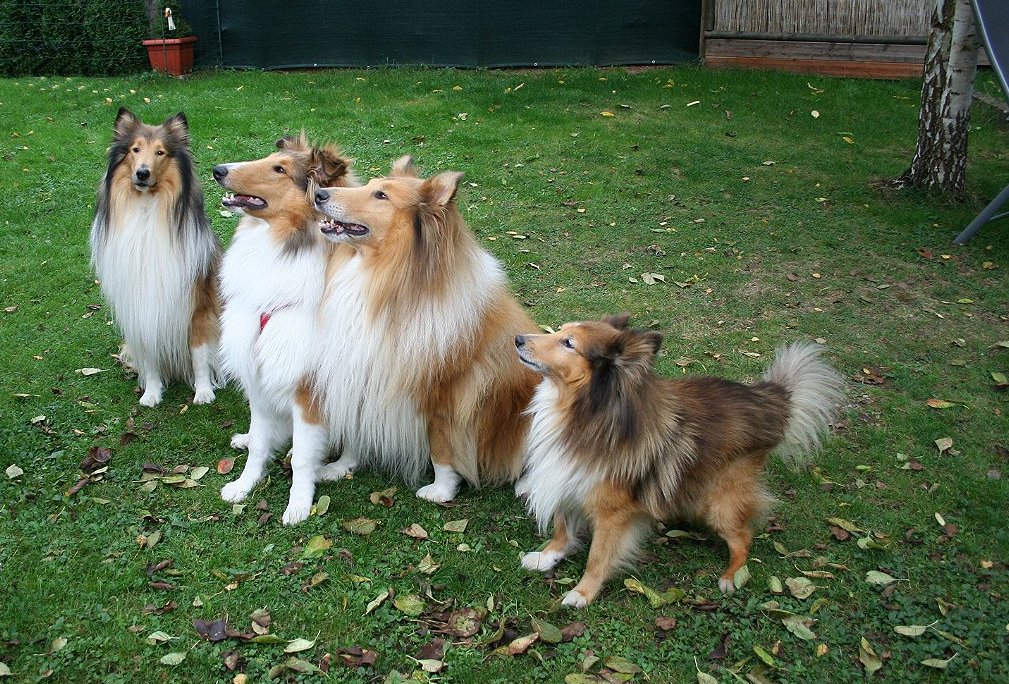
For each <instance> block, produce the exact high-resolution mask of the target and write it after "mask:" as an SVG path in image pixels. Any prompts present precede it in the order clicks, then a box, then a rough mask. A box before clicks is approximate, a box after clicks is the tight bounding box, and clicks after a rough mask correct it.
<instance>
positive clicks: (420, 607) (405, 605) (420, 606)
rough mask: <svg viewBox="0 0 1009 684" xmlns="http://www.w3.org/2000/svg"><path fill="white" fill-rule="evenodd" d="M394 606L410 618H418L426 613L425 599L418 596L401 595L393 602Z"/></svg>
mask: <svg viewBox="0 0 1009 684" xmlns="http://www.w3.org/2000/svg"><path fill="white" fill-rule="evenodd" d="M392 605H394V606H396V609H397V610H398V611H400V612H401V613H403V614H405V615H409V616H410V617H417V616H418V615H420V614H421V613H423V612H424V599H422V598H421V597H420V596H418V595H417V594H399V595H398V596H396V598H394V599H393V600H392Z"/></svg>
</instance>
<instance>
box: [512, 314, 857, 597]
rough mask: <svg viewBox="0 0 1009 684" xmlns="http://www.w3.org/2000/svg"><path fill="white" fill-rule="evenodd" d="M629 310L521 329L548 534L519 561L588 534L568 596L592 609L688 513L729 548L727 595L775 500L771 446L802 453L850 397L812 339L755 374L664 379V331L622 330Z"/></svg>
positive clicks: (539, 503) (529, 465) (552, 555)
mask: <svg viewBox="0 0 1009 684" xmlns="http://www.w3.org/2000/svg"><path fill="white" fill-rule="evenodd" d="M627 321H628V315H627V314H623V315H620V316H617V317H612V318H606V319H603V320H602V321H586V322H580V323H567V324H565V325H564V326H562V327H561V329H560V330H559V331H558V332H556V333H554V334H551V335H519V336H517V337H516V338H515V346H516V347H517V348H518V356H519V358H521V359H522V362H523V363H525V364H526V365H527V366H528V367H529V368H531V369H533V370H535V371H536V372H537V373H540V374H542V376H543V379H542V382H541V383H540V384H539V386H538V387H537V389H536V394H535V397H534V398H533V401H532V403H531V405H530V408H529V412H530V413H531V414H532V417H533V422H532V427H531V429H530V433H529V444H528V454H527V457H526V466H525V467H526V471H525V474H524V480H525V482H526V485H527V489H528V495H529V498H528V501H527V505H528V507H529V510H530V512H531V513H533V514H534V515H535V516H536V519H537V522H538V523H539V527H540V529H541V531H544V530H546V529H547V527H548V526H549V525H550V522H551V520H552V521H553V525H554V536H553V539H552V540H551V541H550V543H549V544H548V545H547V546H546V548H544V549H543V550H542V551H535V552H531V553H527V554H525V555H524V556H523V558H522V566H523V567H525V568H526V569H529V570H542V571H547V570H550V569H551V568H553V567H554V566H555V565H557V563H559V562H560V561H561V560H562V559H563V558H565V557H567V556H568V555H570V554H571V553H572V552H573V551H574V550H575V549H576V548H577V546H578V536H579V534H580V533H582V532H584V531H585V528H586V526H587V527H589V528H590V530H591V537H592V541H591V546H590V548H589V558H588V565H587V566H586V569H585V574H584V575H583V576H582V579H581V581H580V582H579V583H578V584H577V585H576V586H575V587H574V589H572V590H571V591H569V592H568V593H567V594H566V595H565V596H564V599H563V603H564V604H565V605H569V606H575V607H582V606H585V605H588V604H589V603H591V602H592V601H593V599H595V598H596V596H597V595H598V594H599V590H600V589H601V588H602V585H603V583H604V582H605V581H606V580H607V578H609V577H610V576H611V575H612V574H613V572H614V571H615V570H616V569H617V568H618V567H619V566H621V565H623V564H626V563H628V562H629V561H630V560H631V559H632V558H633V557H634V555H635V552H636V551H637V549H638V546H639V542H640V540H641V538H642V536H643V535H644V534H645V533H647V531H648V530H649V528H650V526H651V524H652V522H653V521H655V520H673V519H679V520H684V519H685V520H693V521H697V522H701V523H704V524H706V525H707V526H708V527H710V528H711V529H712V530H713V531H715V532H716V533H717V534H718V535H719V536H720V537H722V539H724V540H725V542H726V543H727V544H728V546H729V565H728V567H727V568H726V569H725V572H724V573H723V574H722V576H721V579H719V580H718V586H719V588H720V589H721V590H722V591H724V592H730V591H733V590H734V589H735V585H734V582H733V576H734V574H735V572H736V571H737V570H738V569H739V568H741V567H742V566H743V564H744V563H746V558H747V555H748V553H749V549H750V543H751V542H752V540H753V532H752V530H751V525H752V524H753V522H754V521H755V520H757V519H759V518H760V517H761V516H762V515H763V514H764V513H765V512H766V510H767V508H768V506H769V505H770V503H771V501H772V499H771V496H770V495H769V493H768V492H767V490H766V489H765V487H764V485H763V483H762V474H763V471H764V464H765V462H766V460H767V456H768V454H770V453H771V452H772V451H777V452H779V453H780V454H782V455H783V456H785V457H788V458H790V459H792V460H794V461H796V462H800V463H801V462H803V461H804V460H805V459H806V458H808V455H809V454H810V453H812V452H815V451H816V450H817V449H818V448H819V443H820V438H821V436H822V435H824V434H825V433H826V432H827V431H828V429H829V424H830V421H831V419H832V416H833V415H834V412H835V411H836V409H837V406H838V403H839V402H840V400H841V398H842V397H843V392H842V380H841V378H840V376H839V375H837V374H836V373H835V372H834V371H833V370H832V369H831V368H830V366H828V365H827V363H826V362H824V361H823V360H822V359H821V358H820V352H819V350H818V349H817V348H816V347H815V346H813V345H810V344H802V343H799V344H793V345H791V346H787V347H783V348H781V349H779V350H778V353H777V355H776V357H775V359H774V361H773V363H772V364H771V367H770V368H769V369H768V370H767V371H766V372H765V373H764V377H763V379H762V380H761V381H760V382H757V383H756V384H753V385H742V384H739V383H736V382H732V381H729V380H723V379H721V378H715V377H707V376H686V377H683V378H681V379H676V380H669V379H664V378H661V377H659V376H658V375H656V374H655V372H654V370H653V362H654V360H655V355H656V353H657V352H658V351H659V346H660V345H661V343H662V335H661V334H660V333H657V332H653V331H646V330H634V329H629V328H627Z"/></svg>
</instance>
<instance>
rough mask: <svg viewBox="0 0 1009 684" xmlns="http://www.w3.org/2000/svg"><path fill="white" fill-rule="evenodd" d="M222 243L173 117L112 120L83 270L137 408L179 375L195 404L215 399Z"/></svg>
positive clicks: (181, 120) (185, 137)
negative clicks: (116, 335)
mask: <svg viewBox="0 0 1009 684" xmlns="http://www.w3.org/2000/svg"><path fill="white" fill-rule="evenodd" d="M220 258H221V246H220V243H219V242H218V240H217V236H215V235H214V232H213V231H212V230H211V228H210V222H209V220H208V218H207V214H206V212H205V211H204V207H203V191H202V190H201V189H200V183H199V180H198V179H197V178H196V175H195V172H194V166H193V157H192V153H191V152H190V149H189V127H188V124H187V122H186V116H185V115H184V114H182V113H181V112H180V113H178V114H176V115H175V116H173V117H171V118H169V119H167V120H166V121H165V122H164V123H162V124H161V125H160V126H150V125H147V124H145V123H144V122H143V121H141V120H140V119H139V118H138V117H136V116H135V115H134V114H133V113H132V112H130V111H129V110H128V109H125V108H123V109H120V110H119V114H118V115H117V116H116V123H115V137H114V138H113V140H112V145H111V147H110V148H109V154H108V168H107V170H106V171H105V176H104V178H102V182H101V184H100V185H99V186H98V202H97V211H96V213H95V220H94V222H93V223H92V224H91V264H92V267H93V268H94V270H95V272H96V274H97V275H98V279H99V281H100V282H101V289H102V294H103V296H104V297H105V300H106V301H107V302H108V304H109V307H110V308H111V310H112V317H113V320H114V322H115V324H116V326H117V327H118V328H119V330H120V331H121V332H122V334H123V340H124V345H123V349H122V350H121V353H120V359H121V360H122V361H123V362H124V365H127V366H131V367H134V368H135V369H136V371H137V374H138V376H139V381H140V386H141V387H142V388H143V395H142V396H141V397H140V403H141V404H142V405H144V406H155V405H157V404H158V403H160V402H161V396H162V391H163V388H164V383H165V382H166V381H167V380H169V379H171V378H185V379H187V380H189V381H190V382H191V383H192V384H193V386H194V387H195V390H196V395H195V396H194V397H193V402H194V403H196V404H206V403H209V402H211V401H213V400H214V386H215V381H216V378H215V375H216V371H215V365H216V361H215V357H216V350H217V338H218V332H219V321H218V317H219V313H220V311H219V308H220V307H219V303H218V297H217V269H218V265H219V262H220Z"/></svg>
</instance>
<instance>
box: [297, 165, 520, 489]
mask: <svg viewBox="0 0 1009 684" xmlns="http://www.w3.org/2000/svg"><path fill="white" fill-rule="evenodd" d="M461 178H462V174H461V173H457V172H444V173H439V174H437V175H435V176H432V177H430V178H420V177H418V175H417V171H416V170H415V169H414V167H413V164H412V161H411V159H410V158H409V157H403V158H401V159H399V160H397V161H396V162H395V163H394V164H393V166H392V172H391V174H390V175H389V176H387V177H384V178H375V179H373V180H371V181H370V182H369V183H368V184H367V185H365V186H363V187H360V188H323V189H320V190H318V191H317V192H316V193H315V200H316V206H317V207H318V209H319V210H320V211H321V212H323V213H324V214H326V216H327V217H328V219H327V220H324V221H322V222H321V224H320V228H321V231H322V234H323V235H325V237H326V238H327V239H328V240H330V241H332V242H334V243H339V244H346V245H349V246H350V247H352V248H353V249H352V250H351V251H350V256H349V257H348V255H347V254H346V253H345V252H343V251H336V252H334V253H333V255H332V257H331V265H330V269H329V273H328V274H327V282H326V286H325V287H326V293H325V299H324V300H323V303H322V307H321V309H320V325H321V326H323V327H324V331H325V333H324V334H323V335H321V336H320V337H319V339H318V341H317V344H318V345H319V347H320V349H319V354H318V364H317V366H316V368H315V371H314V374H313V378H312V380H313V383H312V386H313V388H314V390H315V392H314V394H313V396H312V397H306V396H302V397H299V406H298V409H297V410H296V427H295V447H294V458H295V459H296V460H298V459H300V460H301V461H300V462H303V463H310V464H314V466H313V467H317V468H318V475H319V477H320V478H321V479H336V478H342V477H343V476H345V475H346V474H347V473H348V472H351V471H353V470H354V469H355V468H356V467H357V466H358V465H359V464H366V465H377V466H378V467H379V468H381V469H383V470H386V471H391V472H393V473H395V474H397V475H399V476H400V477H402V478H403V479H405V480H406V481H407V482H409V483H411V484H417V483H419V482H420V480H421V478H422V477H424V475H425V473H427V472H428V468H429V465H430V464H433V466H434V482H433V483H431V484H428V485H426V486H424V487H421V488H420V489H419V490H418V491H417V496H419V497H421V498H423V499H427V500H429V501H436V502H445V501H449V500H451V499H453V498H455V495H456V492H457V490H458V488H459V485H460V483H461V481H462V480H463V479H465V480H466V481H468V482H469V483H470V484H471V485H473V486H479V485H480V484H481V483H487V482H499V483H503V482H511V481H514V480H515V479H516V478H517V477H518V475H519V474H520V472H521V469H522V449H523V443H524V440H525V435H526V432H527V429H528V425H529V417H528V416H527V415H524V410H525V409H526V407H527V405H528V402H529V400H530V398H531V397H532V394H533V390H534V389H535V387H536V384H537V383H538V382H539V377H538V376H537V375H536V374H535V373H532V372H530V371H529V370H528V369H527V368H525V367H524V366H523V365H522V364H521V363H520V362H519V360H518V359H517V358H515V352H514V348H513V346H512V345H513V344H514V338H515V335H516V333H521V332H529V331H536V330H537V327H536V325H535V324H534V323H533V322H532V320H530V318H529V317H528V316H527V315H526V313H525V312H524V311H523V310H522V308H521V307H520V306H519V304H518V303H517V302H516V301H515V299H514V298H513V297H512V295H511V294H510V292H509V287H508V281H507V278H506V276H505V273H504V270H503V269H502V267H501V265H500V264H499V263H498V262H497V261H496V260H495V259H494V258H493V257H492V256H491V255H490V254H489V253H488V252H487V251H485V250H484V249H483V248H482V247H481V246H480V245H479V244H478V243H477V240H476V238H475V236H474V235H473V233H472V232H471V231H470V229H469V227H468V226H467V225H466V223H465V221H464V220H463V217H462V215H461V214H460V213H459V210H458V208H457V207H456V203H455V196H456V191H457V189H458V186H459V181H460V179H461ZM299 418H300V420H301V432H302V433H304V434H305V435H306V436H308V435H315V438H314V440H311V441H306V442H303V443H302V445H301V447H303V448H304V450H302V449H301V448H300V447H299V443H298V434H299V428H298V427H297V425H298V423H297V421H298V419H299ZM327 441H328V442H329V443H331V444H332V445H334V446H336V447H339V448H341V450H342V453H341V457H340V459H339V460H338V461H336V462H334V463H330V464H328V465H325V466H321V462H322V456H323V455H324V453H325V444H326V443H327ZM320 466H321V467H320ZM309 495H311V492H309ZM310 501H311V499H309V500H308V503H309V504H310Z"/></svg>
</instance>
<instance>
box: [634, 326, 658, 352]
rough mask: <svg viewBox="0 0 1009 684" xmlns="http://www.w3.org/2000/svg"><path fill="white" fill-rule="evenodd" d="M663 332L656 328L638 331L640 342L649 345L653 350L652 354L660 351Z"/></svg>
mask: <svg viewBox="0 0 1009 684" xmlns="http://www.w3.org/2000/svg"><path fill="white" fill-rule="evenodd" d="M662 340H663V336H662V333H660V332H658V331H655V330H644V331H641V332H639V333H638V343H640V344H643V345H646V346H648V347H649V348H650V349H651V351H652V356H655V355H656V354H658V353H659V349H661V348H662Z"/></svg>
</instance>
